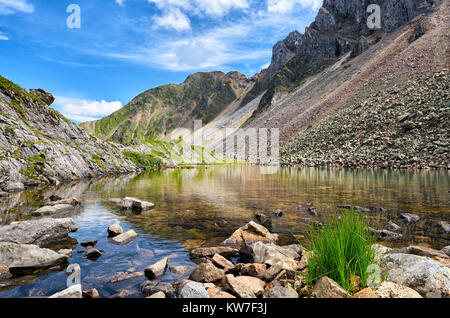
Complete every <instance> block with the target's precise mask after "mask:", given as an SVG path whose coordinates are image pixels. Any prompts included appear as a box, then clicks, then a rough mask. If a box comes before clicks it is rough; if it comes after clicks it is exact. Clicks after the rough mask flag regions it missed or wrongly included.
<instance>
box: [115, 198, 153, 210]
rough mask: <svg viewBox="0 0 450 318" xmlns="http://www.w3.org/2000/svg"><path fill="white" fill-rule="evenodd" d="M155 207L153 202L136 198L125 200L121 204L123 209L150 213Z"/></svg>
mask: <svg viewBox="0 0 450 318" xmlns="http://www.w3.org/2000/svg"><path fill="white" fill-rule="evenodd" d="M154 207H155V205H154V204H153V203H151V202H146V201H141V200H138V199H134V198H128V197H127V198H125V199H123V200H122V202H121V208H122V209H126V210H134V211H148V210H151V209H153V208H154Z"/></svg>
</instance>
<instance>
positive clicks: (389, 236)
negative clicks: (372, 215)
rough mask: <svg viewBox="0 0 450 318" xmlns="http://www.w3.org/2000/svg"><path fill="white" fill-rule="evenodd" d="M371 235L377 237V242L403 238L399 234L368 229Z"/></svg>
mask: <svg viewBox="0 0 450 318" xmlns="http://www.w3.org/2000/svg"><path fill="white" fill-rule="evenodd" d="M370 230H371V232H372V233H373V234H375V235H376V236H377V240H379V241H390V240H398V239H401V238H402V237H403V235H402V234H400V233H395V232H392V231H388V230H374V229H370Z"/></svg>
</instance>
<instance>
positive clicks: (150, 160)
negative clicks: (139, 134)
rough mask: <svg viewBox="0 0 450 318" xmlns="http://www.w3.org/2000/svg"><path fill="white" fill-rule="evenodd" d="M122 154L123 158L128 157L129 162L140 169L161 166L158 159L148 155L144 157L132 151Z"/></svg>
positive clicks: (161, 163)
mask: <svg viewBox="0 0 450 318" xmlns="http://www.w3.org/2000/svg"><path fill="white" fill-rule="evenodd" d="M122 154H123V155H124V156H125V157H128V158H129V159H130V160H131V162H133V163H134V164H135V165H137V166H141V167H160V166H162V165H163V162H162V161H161V160H159V159H156V158H154V157H152V156H150V155H144V154H142V153H139V152H133V151H124V152H122Z"/></svg>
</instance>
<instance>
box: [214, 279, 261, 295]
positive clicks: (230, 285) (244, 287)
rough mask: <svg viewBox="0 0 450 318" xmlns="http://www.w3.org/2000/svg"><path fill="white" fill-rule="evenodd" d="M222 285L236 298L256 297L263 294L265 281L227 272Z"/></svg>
mask: <svg viewBox="0 0 450 318" xmlns="http://www.w3.org/2000/svg"><path fill="white" fill-rule="evenodd" d="M222 286H223V288H224V289H225V290H226V291H230V292H231V293H232V294H233V295H235V296H237V297H238V298H256V297H258V296H262V295H263V293H264V286H265V283H264V282H263V281H262V280H260V279H258V278H256V277H250V276H237V277H234V276H233V275H231V274H229V275H226V276H225V278H224V279H223V281H222Z"/></svg>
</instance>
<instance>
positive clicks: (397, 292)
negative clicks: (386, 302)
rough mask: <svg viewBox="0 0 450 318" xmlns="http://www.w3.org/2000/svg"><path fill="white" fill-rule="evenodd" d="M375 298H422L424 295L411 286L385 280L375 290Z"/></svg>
mask: <svg viewBox="0 0 450 318" xmlns="http://www.w3.org/2000/svg"><path fill="white" fill-rule="evenodd" d="M375 298H422V296H420V294H419V293H418V292H416V291H415V290H414V289H411V288H409V287H406V286H402V285H398V284H395V283H392V282H383V283H382V284H381V286H380V288H378V289H377V290H376V291H375Z"/></svg>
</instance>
